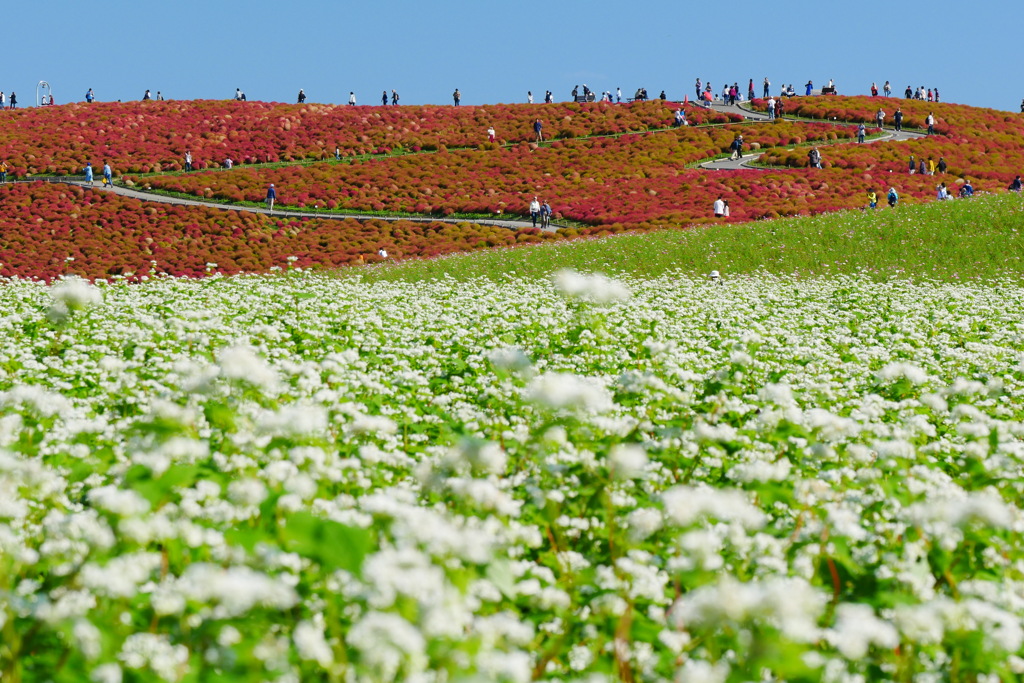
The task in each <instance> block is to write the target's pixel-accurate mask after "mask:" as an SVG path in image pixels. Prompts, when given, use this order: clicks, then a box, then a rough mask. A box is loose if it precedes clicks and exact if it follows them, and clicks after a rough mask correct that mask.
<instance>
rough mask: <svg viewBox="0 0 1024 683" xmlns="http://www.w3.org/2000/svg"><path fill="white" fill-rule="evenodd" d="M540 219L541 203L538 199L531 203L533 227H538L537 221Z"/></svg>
mask: <svg viewBox="0 0 1024 683" xmlns="http://www.w3.org/2000/svg"><path fill="white" fill-rule="evenodd" d="M538 218H540V202H539V201H538V200H537V198H536V197H534V198H533V201H532V202H530V220H532V221H533V227H535V228H536V227H537V219H538Z"/></svg>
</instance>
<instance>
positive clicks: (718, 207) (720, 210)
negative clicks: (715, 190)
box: [712, 197, 725, 218]
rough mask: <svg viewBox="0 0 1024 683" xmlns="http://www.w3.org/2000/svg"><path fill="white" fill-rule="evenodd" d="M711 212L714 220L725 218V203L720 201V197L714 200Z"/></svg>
mask: <svg viewBox="0 0 1024 683" xmlns="http://www.w3.org/2000/svg"><path fill="white" fill-rule="evenodd" d="M712 210H713V211H714V213H715V218H722V217H723V216H725V202H724V201H723V200H722V198H721V197H719V198H718V199H716V200H715V204H714V206H713V207H712Z"/></svg>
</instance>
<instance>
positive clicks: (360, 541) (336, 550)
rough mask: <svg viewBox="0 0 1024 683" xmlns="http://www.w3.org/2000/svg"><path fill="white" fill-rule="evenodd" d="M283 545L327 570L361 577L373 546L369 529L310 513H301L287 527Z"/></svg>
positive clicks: (290, 519) (296, 514)
mask: <svg viewBox="0 0 1024 683" xmlns="http://www.w3.org/2000/svg"><path fill="white" fill-rule="evenodd" d="M282 533H283V536H282V540H283V545H284V547H285V549H286V550H289V551H291V552H296V553H299V554H300V555H303V556H304V557H308V558H310V559H312V560H315V561H316V562H318V563H319V564H320V565H321V566H323V567H324V568H325V569H344V570H346V571H348V572H351V573H352V574H355V575H357V576H358V575H359V573H360V571H361V570H362V567H363V560H364V559H365V558H366V555H367V553H369V552H370V549H371V548H372V546H373V538H372V536H371V535H370V532H369V531H368V530H366V529H360V528H358V527H350V526H346V525H344V524H341V523H339V522H335V521H333V520H330V519H320V518H319V517H315V516H313V515H311V514H310V513H308V512H297V513H295V514H293V515H290V516H289V517H288V521H286V522H285V524H284V530H283V532H282Z"/></svg>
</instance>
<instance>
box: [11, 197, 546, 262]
mask: <svg viewBox="0 0 1024 683" xmlns="http://www.w3.org/2000/svg"><path fill="white" fill-rule="evenodd" d="M0 215H2V216H4V220H3V222H2V223H0V275H2V276H7V277H12V276H18V277H29V278H42V279H51V278H54V277H56V276H58V275H61V274H65V273H74V274H77V275H81V276H83V277H87V278H102V277H109V276H114V275H124V276H130V277H133V278H138V277H142V276H145V275H155V274H161V273H168V274H171V275H178V276H189V277H192V276H202V275H205V274H207V272H208V270H207V267H206V264H207V263H216V264H217V267H216V268H215V269H213V270H214V271H216V272H220V273H225V274H232V273H238V272H252V271H255V272H262V271H266V270H269V269H270V268H272V267H274V266H282V267H285V266H288V265H289V264H290V263H292V262H290V261H289V260H288V257H290V256H295V257H298V259H297V260H296V261H294V265H296V266H299V267H315V266H324V267H333V266H342V265H346V264H353V263H360V262H369V261H374V260H378V257H377V250H378V249H379V248H381V247H384V248H385V249H386V250H387V251H388V254H389V257H391V258H409V257H420V256H428V255H437V254H445V253H450V252H453V251H466V250H469V249H473V248H478V246H494V245H503V244H514V243H516V242H517V241H523V240H517V235H516V233H515V232H513V231H512V230H508V229H505V228H498V227H490V226H483V225H476V224H473V223H459V224H458V225H452V224H447V223H419V222H415V223H414V222H410V221H393V222H391V221H383V220H373V221H357V220H330V219H318V220H288V219H282V218H268V217H266V216H264V215H261V214H256V213H251V212H239V211H230V210H223V209H207V208H202V207H184V206H169V205H156V206H154V205H147V204H144V203H142V202H139V201H137V200H134V199H126V198H123V197H119V196H117V195H114V194H110V193H105V192H100V191H95V190H87V189H82V188H79V187H71V186H67V185H51V184H45V183H20V184H16V185H5V186H2V187H0ZM551 238H552V234H551V233H543V234H540V235H536V234H533V235H527V236H525V237H524V239H525V240H526V241H530V242H537V241H542V240H547V239H551ZM211 272H212V271H211Z"/></svg>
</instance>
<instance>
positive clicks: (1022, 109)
mask: <svg viewBox="0 0 1024 683" xmlns="http://www.w3.org/2000/svg"><path fill="white" fill-rule="evenodd" d="M700 98H701V97H700V79H699V78H698V79H697V99H698V100H699V99H700ZM1020 110H1021V112H1024V101H1021V103H1020Z"/></svg>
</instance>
